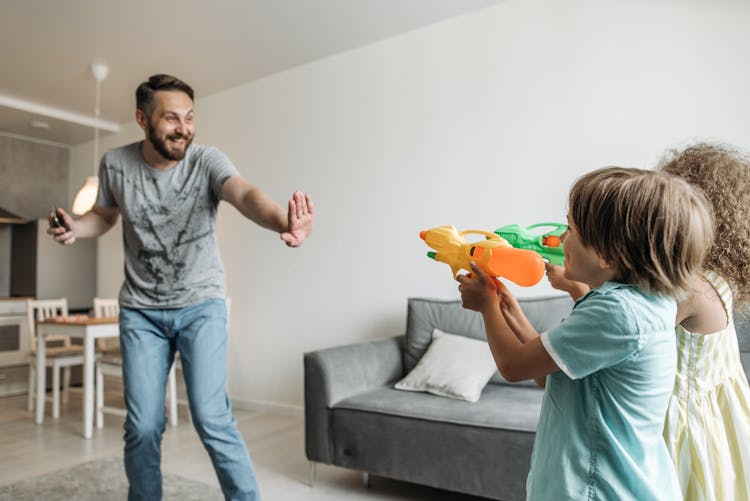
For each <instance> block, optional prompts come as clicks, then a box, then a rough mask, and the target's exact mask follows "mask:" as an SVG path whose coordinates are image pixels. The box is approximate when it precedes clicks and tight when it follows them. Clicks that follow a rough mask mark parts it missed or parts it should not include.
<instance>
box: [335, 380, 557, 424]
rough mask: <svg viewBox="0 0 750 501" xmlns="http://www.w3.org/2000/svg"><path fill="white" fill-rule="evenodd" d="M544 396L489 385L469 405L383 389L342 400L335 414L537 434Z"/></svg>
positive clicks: (526, 389)
mask: <svg viewBox="0 0 750 501" xmlns="http://www.w3.org/2000/svg"><path fill="white" fill-rule="evenodd" d="M543 396H544V391H543V390H541V389H539V388H529V387H525V386H511V385H487V386H485V388H484V391H483V392H482V398H480V399H479V401H478V402H476V403H469V402H464V401H463V400H456V399H449V398H441V397H437V396H435V395H430V394H429V393H411V392H405V391H398V390H395V389H393V388H391V387H389V386H381V387H379V388H375V389H373V390H370V391H367V392H364V393H360V394H358V395H354V396H352V397H349V398H346V399H344V400H341V401H340V402H338V403H336V404H335V405H334V406H333V410H340V409H348V410H354V411H361V412H375V413H380V414H387V415H393V416H400V417H408V418H412V419H420V420H425V421H438V422H446V423H452V424H458V425H465V426H478V427H482V428H497V429H505V430H515V431H524V432H535V431H536V425H537V421H538V420H539V411H540V410H541V405H542V397H543Z"/></svg>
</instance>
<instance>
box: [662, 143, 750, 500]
mask: <svg viewBox="0 0 750 501" xmlns="http://www.w3.org/2000/svg"><path fill="white" fill-rule="evenodd" d="M659 168H660V170H662V171H664V172H666V173H669V174H672V175H674V176H677V177H680V178H682V179H684V180H685V181H687V182H688V183H690V184H691V185H693V186H697V187H699V188H700V189H701V190H702V191H703V193H704V194H705V195H706V197H707V198H708V200H709V202H710V203H711V205H712V206H713V211H714V220H715V234H714V241H713V245H712V247H711V250H710V251H709V253H708V255H707V257H706V259H705V261H704V263H703V270H704V272H703V274H702V276H701V277H700V279H699V280H698V281H697V283H696V284H695V287H694V292H693V293H692V294H691V295H690V296H689V297H688V298H687V299H686V300H684V301H681V302H680V303H679V305H678V308H677V323H678V325H677V350H678V358H677V378H676V380H675V385H674V391H673V394H672V398H671V401H670V403H669V410H668V412H667V417H666V422H665V427H664V438H665V440H666V442H667V447H668V448H669V452H670V454H671V456H672V459H673V461H674V463H675V466H676V468H677V473H678V477H679V480H680V487H681V489H682V493H683V495H684V497H685V499H686V500H689V501H692V500H696V501H697V500H707V501H710V500H716V501H723V500H733V501H742V500H744V501H747V500H748V499H750V496H749V493H750V387H748V382H747V379H746V377H745V372H744V370H743V368H742V364H741V363H740V353H739V347H738V344H737V333H736V332H735V327H734V319H733V315H732V312H733V311H735V309H743V308H744V309H746V310H747V308H748V306H750V159H748V158H745V157H743V156H742V155H741V154H739V153H738V152H736V151H733V150H732V149H730V148H728V147H725V146H719V145H711V144H697V145H694V146H691V147H689V148H687V149H685V150H684V151H682V152H678V151H672V152H670V153H669V154H668V155H667V157H666V158H665V159H664V160H662V163H661V165H660V167H659Z"/></svg>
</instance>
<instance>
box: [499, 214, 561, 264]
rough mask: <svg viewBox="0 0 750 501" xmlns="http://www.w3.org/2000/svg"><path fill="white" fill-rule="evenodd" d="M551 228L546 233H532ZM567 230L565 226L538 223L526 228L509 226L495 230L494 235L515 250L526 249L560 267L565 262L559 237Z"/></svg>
mask: <svg viewBox="0 0 750 501" xmlns="http://www.w3.org/2000/svg"><path fill="white" fill-rule="evenodd" d="M542 227H552V228H554V229H553V230H552V231H549V232H547V233H542V234H539V233H532V232H531V230H533V229H534V228H542ZM567 229H568V226H567V225H566V224H561V223H538V224H532V225H531V226H527V227H526V228H524V227H522V226H520V225H517V224H509V225H507V226H503V227H502V228H498V229H496V230H495V234H496V235H498V236H500V237H502V238H504V239H505V240H506V241H507V242H508V243H509V244H510V245H512V246H513V247H515V248H516V249H527V250H531V251H534V252H536V253H538V254H539V255H540V256H542V257H543V258H544V259H546V260H547V261H549V262H550V263H552V264H556V265H558V266H562V264H563V261H564V260H565V255H564V254H563V248H562V242H561V241H560V235H562V234H563V233H564V232H565V230H567Z"/></svg>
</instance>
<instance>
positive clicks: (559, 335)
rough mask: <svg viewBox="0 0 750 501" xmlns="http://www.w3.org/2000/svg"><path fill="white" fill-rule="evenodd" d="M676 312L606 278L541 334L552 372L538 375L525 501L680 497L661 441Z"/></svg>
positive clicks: (662, 300)
mask: <svg viewBox="0 0 750 501" xmlns="http://www.w3.org/2000/svg"><path fill="white" fill-rule="evenodd" d="M676 313H677V308H676V303H675V301H674V300H673V299H671V298H666V297H661V296H655V295H651V294H647V293H645V292H643V290H641V289H640V288H639V287H637V286H632V285H624V284H620V283H615V282H607V283H605V284H604V285H602V286H601V287H599V288H597V289H594V290H592V291H591V292H590V293H589V294H587V295H586V296H584V297H583V298H581V299H579V300H578V301H577V302H576V304H575V306H574V307H573V311H572V312H571V314H570V316H569V317H568V318H567V319H566V320H565V322H563V323H562V324H561V325H559V326H558V327H556V328H555V329H553V330H551V331H549V332H548V333H544V334H542V344H543V345H544V347H545V348H546V350H547V352H548V353H549V354H550V356H551V357H552V359H553V360H554V361H555V362H556V363H557V365H558V366H559V367H560V369H561V371H560V372H556V373H553V374H550V375H549V376H548V377H547V384H546V389H545V394H544V400H543V402H542V410H541V415H540V417H539V424H538V426H537V432H536V440H535V442H534V451H533V453H532V458H531V469H530V471H529V476H528V479H527V481H526V491H527V499H529V500H533V501H546V500H555V501H559V500H563V499H570V500H576V501H579V500H613V501H615V500H616V501H624V500H634V501H636V500H637V501H648V500H654V501H664V500H675V499H681V493H680V489H679V485H678V483H677V477H676V473H675V470H674V466H673V464H672V461H671V459H670V457H669V454H668V452H667V448H666V445H665V443H664V439H663V438H662V430H663V427H664V417H665V415H666V412H667V405H668V402H669V397H670V395H671V394H672V387H673V385H674V378H675V371H676V364H677V350H676V344H675V337H674V324H675V318H676Z"/></svg>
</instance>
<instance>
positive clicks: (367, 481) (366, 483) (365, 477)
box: [362, 471, 372, 489]
mask: <svg viewBox="0 0 750 501" xmlns="http://www.w3.org/2000/svg"><path fill="white" fill-rule="evenodd" d="M362 485H364V486H365V487H366V488H367V489H369V488H370V487H372V483H371V482H370V474H369V473H367V472H366V471H363V472H362Z"/></svg>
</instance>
